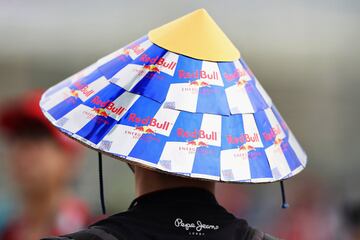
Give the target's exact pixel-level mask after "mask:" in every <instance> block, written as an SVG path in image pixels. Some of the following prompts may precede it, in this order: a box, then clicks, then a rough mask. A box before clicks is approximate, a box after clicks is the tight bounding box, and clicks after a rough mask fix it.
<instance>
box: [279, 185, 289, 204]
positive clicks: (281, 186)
mask: <svg viewBox="0 0 360 240" xmlns="http://www.w3.org/2000/svg"><path fill="white" fill-rule="evenodd" d="M280 188H281V198H282V204H281V207H282V208H284V209H285V208H288V207H289V204H288V203H287V202H286V197H285V187H284V181H282V180H281V181H280Z"/></svg>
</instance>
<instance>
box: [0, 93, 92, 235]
mask: <svg viewBox="0 0 360 240" xmlns="http://www.w3.org/2000/svg"><path fill="white" fill-rule="evenodd" d="M41 93H42V92H41V91H31V92H28V93H26V94H24V95H22V96H19V97H18V98H16V99H9V100H7V101H6V102H4V103H3V104H2V107H1V110H0V130H1V133H2V137H3V138H4V140H5V144H6V149H7V159H6V164H7V166H8V168H9V175H10V177H11V179H12V180H13V182H14V186H15V187H16V189H15V190H14V192H16V193H18V196H19V204H20V205H19V206H16V209H17V211H18V213H17V214H15V213H14V214H13V216H11V220H9V221H8V222H7V224H6V226H5V229H3V231H2V233H0V239H3V240H34V239H39V238H40V237H41V236H44V235H48V234H56V235H58V234H65V233H69V232H72V231H76V230H79V229H81V228H82V227H84V226H85V225H87V224H88V220H89V211H88V208H87V205H86V204H85V203H84V202H83V201H82V200H80V199H79V198H78V197H76V196H74V195H73V194H72V193H71V191H70V183H71V180H72V179H73V176H74V175H75V173H76V170H77V167H78V165H79V160H78V159H79V157H80V155H81V146H80V144H78V143H76V142H75V141H73V140H71V139H68V138H66V137H65V136H63V135H62V134H61V133H60V132H58V131H56V130H55V128H54V127H53V126H52V125H51V124H50V123H49V122H48V121H47V120H46V119H45V117H44V115H43V114H42V112H41V110H40V107H39V104H38V103H39V100H40V97H41Z"/></svg>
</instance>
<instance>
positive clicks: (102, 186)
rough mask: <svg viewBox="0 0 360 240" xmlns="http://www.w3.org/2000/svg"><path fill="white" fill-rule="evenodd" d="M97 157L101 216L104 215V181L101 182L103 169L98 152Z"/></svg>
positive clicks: (100, 155)
mask: <svg viewBox="0 0 360 240" xmlns="http://www.w3.org/2000/svg"><path fill="white" fill-rule="evenodd" d="M98 157H99V186H100V202H101V210H102V213H103V214H106V207H105V197H104V180H103V169H102V154H101V152H98Z"/></svg>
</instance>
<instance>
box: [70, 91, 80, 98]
mask: <svg viewBox="0 0 360 240" xmlns="http://www.w3.org/2000/svg"><path fill="white" fill-rule="evenodd" d="M70 95H71V96H73V97H75V98H78V97H79V92H78V91H77V90H73V89H71V90H70Z"/></svg>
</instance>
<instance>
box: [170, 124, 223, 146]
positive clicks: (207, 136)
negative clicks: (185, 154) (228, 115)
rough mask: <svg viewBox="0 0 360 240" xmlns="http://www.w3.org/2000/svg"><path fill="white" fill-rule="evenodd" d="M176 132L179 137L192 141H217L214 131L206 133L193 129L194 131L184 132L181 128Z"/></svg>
mask: <svg viewBox="0 0 360 240" xmlns="http://www.w3.org/2000/svg"><path fill="white" fill-rule="evenodd" d="M176 132H177V135H178V136H179V137H184V138H194V139H198V138H200V139H207V140H213V141H216V140H217V132H216V131H212V132H210V133H209V132H208V133H207V132H205V131H204V130H196V129H195V130H194V131H185V130H184V129H183V128H178V129H177V131H176ZM188 143H189V142H188Z"/></svg>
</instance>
